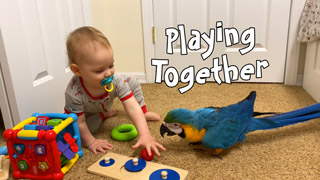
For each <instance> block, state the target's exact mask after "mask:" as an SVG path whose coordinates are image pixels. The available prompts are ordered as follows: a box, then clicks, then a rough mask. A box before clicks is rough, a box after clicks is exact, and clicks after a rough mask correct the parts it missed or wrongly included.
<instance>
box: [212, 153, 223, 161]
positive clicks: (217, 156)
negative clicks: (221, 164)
mask: <svg viewBox="0 0 320 180" xmlns="http://www.w3.org/2000/svg"><path fill="white" fill-rule="evenodd" d="M213 157H215V158H218V159H221V160H222V157H221V156H220V155H218V154H213Z"/></svg>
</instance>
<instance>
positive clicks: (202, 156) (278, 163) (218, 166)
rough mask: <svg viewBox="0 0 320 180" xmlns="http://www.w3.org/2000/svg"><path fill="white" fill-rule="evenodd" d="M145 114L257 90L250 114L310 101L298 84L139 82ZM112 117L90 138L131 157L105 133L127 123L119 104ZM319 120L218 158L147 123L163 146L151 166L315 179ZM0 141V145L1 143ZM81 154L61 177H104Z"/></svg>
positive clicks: (319, 170) (225, 101) (259, 137)
mask: <svg viewBox="0 0 320 180" xmlns="http://www.w3.org/2000/svg"><path fill="white" fill-rule="evenodd" d="M142 88H143V92H144V96H145V99H146V102H147V104H148V109H149V111H154V112H157V113H159V114H160V115H161V117H162V119H163V118H164V116H165V115H166V113H167V112H168V111H170V110H172V109H175V108H180V107H183V108H188V109H191V110H195V109H198V108H202V107H207V106H226V105H230V104H233V103H237V102H238V101H240V100H242V99H243V98H245V97H246V96H247V95H248V94H249V92H250V91H253V90H254V91H257V98H256V103H255V111H260V112H270V111H272V112H287V111H290V110H294V109H298V108H302V107H305V106H308V105H312V104H314V103H316V102H315V100H313V99H312V97H310V96H309V95H308V94H307V93H306V91H305V90H303V89H302V88H301V87H298V86H286V85H281V84H244V83H233V84H232V85H225V84H224V85H220V86H219V85H217V84H216V83H207V84H205V85H195V86H194V87H193V88H192V89H191V90H190V91H189V92H187V93H185V94H180V93H179V91H178V87H175V88H168V87H167V86H166V85H165V84H160V85H159V84H143V85H142ZM114 108H117V109H120V112H119V114H118V115H117V116H116V117H113V118H111V119H108V120H107V121H106V122H105V123H104V124H103V126H102V127H101V128H100V130H99V131H98V132H97V133H96V134H95V136H96V137H98V138H105V139H107V140H109V141H110V142H111V143H113V144H114V149H113V150H112V152H114V153H119V154H122V155H127V156H132V157H133V156H137V155H138V154H139V153H140V149H139V150H133V149H132V148H131V146H132V145H133V144H134V143H135V142H136V140H133V141H130V142H117V141H114V140H112V139H111V138H110V131H111V129H112V128H114V127H115V126H117V125H120V124H124V123H130V120H129V118H128V116H127V115H126V114H125V112H124V110H123V108H122V106H121V103H120V102H119V101H116V102H115V105H114ZM319 120H320V119H316V120H312V121H309V122H306V123H301V124H297V125H292V126H288V127H283V128H279V129H275V130H269V131H256V132H253V133H250V134H248V135H247V139H246V141H245V143H244V144H242V143H238V144H236V145H235V146H233V147H232V148H230V149H228V150H226V151H224V152H223V153H222V159H217V158H214V157H213V156H212V155H211V154H210V152H207V151H204V150H199V148H200V147H199V146H191V145H188V142H187V141H185V140H182V139H181V138H179V137H178V136H174V137H165V138H162V137H161V136H160V133H159V127H160V125H161V122H148V125H149V128H150V131H151V133H152V135H154V137H155V138H156V139H157V140H158V141H159V142H160V143H161V144H163V145H164V146H165V147H166V148H167V151H166V152H162V153H161V156H160V157H155V158H154V159H153V162H156V163H161V164H165V165H169V166H174V167H178V168H182V169H185V170H188V171H189V175H188V178H187V179H190V180H193V179H201V180H202V179H319V177H320V151H319V149H320V121H319ZM3 143H4V142H3V138H2V139H1V144H0V145H3ZM83 151H84V156H83V157H82V158H81V159H80V160H79V161H78V162H77V163H76V164H75V166H74V167H72V169H71V170H70V171H69V172H68V173H67V174H66V175H65V179H104V178H102V177H100V176H97V175H93V174H90V173H88V172H87V171H86V170H87V168H88V167H89V166H90V165H91V164H93V163H94V162H96V161H97V160H98V159H99V158H100V157H101V156H102V154H99V155H94V154H93V153H91V152H89V151H88V150H87V149H85V148H83Z"/></svg>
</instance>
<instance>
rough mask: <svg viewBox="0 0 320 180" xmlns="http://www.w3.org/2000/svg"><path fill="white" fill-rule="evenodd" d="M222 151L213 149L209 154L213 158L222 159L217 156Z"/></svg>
mask: <svg viewBox="0 0 320 180" xmlns="http://www.w3.org/2000/svg"><path fill="white" fill-rule="evenodd" d="M222 151H223V149H213V150H212V151H211V153H212V155H213V156H214V157H216V158H219V159H222V157H221V156H220V155H219V154H220V153H221V152H222Z"/></svg>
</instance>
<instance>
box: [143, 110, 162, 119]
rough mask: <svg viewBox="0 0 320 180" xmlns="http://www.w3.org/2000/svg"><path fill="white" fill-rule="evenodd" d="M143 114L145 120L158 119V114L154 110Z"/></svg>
mask: <svg viewBox="0 0 320 180" xmlns="http://www.w3.org/2000/svg"><path fill="white" fill-rule="evenodd" d="M144 116H145V117H146V120H147V121H160V115H159V114H157V113H154V112H150V111H148V112H146V113H145V114H144Z"/></svg>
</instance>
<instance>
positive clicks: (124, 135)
mask: <svg viewBox="0 0 320 180" xmlns="http://www.w3.org/2000/svg"><path fill="white" fill-rule="evenodd" d="M137 136H138V131H137V129H136V127H135V126H134V125H133V124H122V125H119V126H117V127H115V128H113V129H112V131H111V137H112V139H114V140H117V141H129V140H132V139H134V138H135V137H137Z"/></svg>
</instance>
